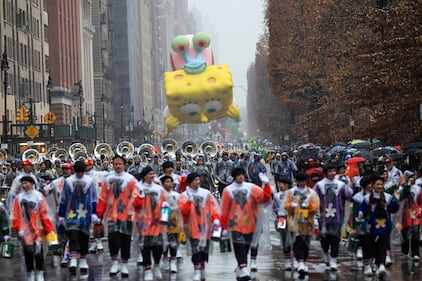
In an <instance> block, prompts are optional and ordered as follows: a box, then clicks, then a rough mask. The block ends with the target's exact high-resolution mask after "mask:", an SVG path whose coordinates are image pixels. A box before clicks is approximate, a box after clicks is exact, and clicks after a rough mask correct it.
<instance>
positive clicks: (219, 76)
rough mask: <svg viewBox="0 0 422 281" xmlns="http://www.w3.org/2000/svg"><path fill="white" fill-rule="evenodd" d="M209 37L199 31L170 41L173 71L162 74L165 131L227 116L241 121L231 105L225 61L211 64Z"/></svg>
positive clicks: (231, 93)
mask: <svg viewBox="0 0 422 281" xmlns="http://www.w3.org/2000/svg"><path fill="white" fill-rule="evenodd" d="M209 44H210V38H209V36H208V35H207V34H205V33H203V32H199V33H197V34H195V35H186V36H184V35H179V36H177V37H175V38H174V39H173V41H172V43H171V47H172V49H173V51H172V52H171V54H170V58H171V64H172V67H173V70H174V71H173V72H166V73H165V74H164V87H165V91H166V97H167V106H168V108H167V109H166V111H167V113H166V114H167V116H166V127H167V132H170V131H172V130H173V129H175V128H176V127H177V126H179V125H181V124H191V123H207V122H209V121H212V120H215V119H219V118H224V117H230V118H232V119H234V120H236V121H240V110H239V108H238V107H237V106H236V105H234V104H233V82H232V75H231V73H230V70H229V67H228V65H226V64H223V65H213V64H214V57H213V53H212V50H211V48H210V47H209Z"/></svg>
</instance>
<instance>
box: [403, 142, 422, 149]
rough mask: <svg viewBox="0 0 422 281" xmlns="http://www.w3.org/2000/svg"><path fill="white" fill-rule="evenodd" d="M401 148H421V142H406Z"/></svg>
mask: <svg viewBox="0 0 422 281" xmlns="http://www.w3.org/2000/svg"><path fill="white" fill-rule="evenodd" d="M402 148H403V149H404V150H406V149H409V148H422V142H412V143H408V144H405V145H404V146H403V147H402Z"/></svg>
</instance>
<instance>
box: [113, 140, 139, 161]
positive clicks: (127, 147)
mask: <svg viewBox="0 0 422 281" xmlns="http://www.w3.org/2000/svg"><path fill="white" fill-rule="evenodd" d="M134 152H135V147H134V146H133V144H132V143H130V142H128V141H122V142H121V143H119V144H118V145H117V148H116V153H117V154H118V155H119V156H120V157H123V158H125V159H128V158H130V157H132V155H133V153H134Z"/></svg>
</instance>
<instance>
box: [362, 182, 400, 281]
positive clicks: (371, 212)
mask: <svg viewBox="0 0 422 281" xmlns="http://www.w3.org/2000/svg"><path fill="white" fill-rule="evenodd" d="M398 197H399V195H398V193H397V192H395V193H394V196H392V195H390V194H388V193H385V192H384V180H383V178H381V177H376V178H375V179H374V180H373V188H372V190H371V193H370V194H367V195H365V197H364V200H363V202H362V204H361V205H360V207H359V213H358V218H359V219H363V218H365V217H366V218H367V220H368V224H369V234H368V235H367V241H366V243H363V252H364V256H365V255H366V254H365V253H372V255H373V256H374V258H375V264H376V265H377V267H378V268H377V271H376V274H377V275H378V277H380V278H382V277H383V276H384V275H385V274H386V271H385V266H384V264H385V259H386V251H387V247H388V244H389V243H390V242H389V241H390V231H391V225H392V223H391V214H392V213H395V212H397V211H398V209H399V203H398V202H397V199H398Z"/></svg>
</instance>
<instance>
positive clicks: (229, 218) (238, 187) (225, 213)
mask: <svg viewBox="0 0 422 281" xmlns="http://www.w3.org/2000/svg"><path fill="white" fill-rule="evenodd" d="M245 174H246V172H245V170H243V169H242V168H234V169H233V170H232V173H231V176H232V178H233V179H234V182H233V183H232V184H230V185H228V186H227V187H226V188H225V189H224V191H223V199H222V202H221V213H222V222H221V225H222V228H223V234H224V235H223V236H227V230H230V231H231V236H232V241H233V247H234V252H235V255H236V260H237V263H238V267H237V270H236V271H237V279H238V280H250V275H249V272H248V271H247V264H248V252H249V247H250V245H251V242H252V237H253V234H254V232H255V230H256V224H255V222H256V220H257V217H258V205H259V204H263V203H266V202H268V201H269V200H270V198H271V193H272V190H271V186H270V185H269V183H268V177H267V176H266V175H264V174H260V180H261V181H262V182H263V183H264V187H263V188H262V189H261V188H260V187H258V186H256V185H254V184H252V183H248V182H245Z"/></svg>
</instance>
